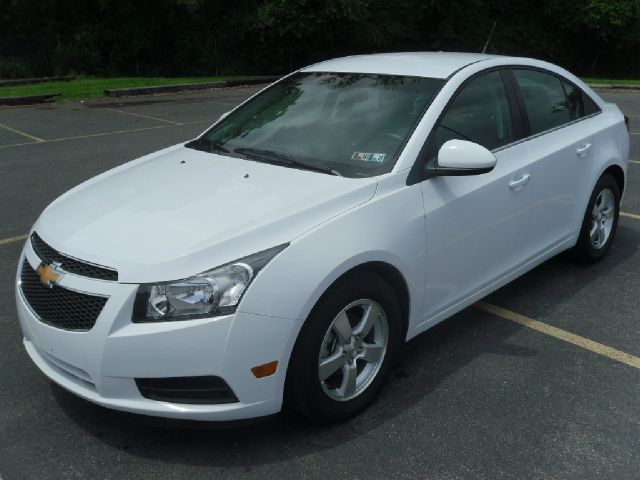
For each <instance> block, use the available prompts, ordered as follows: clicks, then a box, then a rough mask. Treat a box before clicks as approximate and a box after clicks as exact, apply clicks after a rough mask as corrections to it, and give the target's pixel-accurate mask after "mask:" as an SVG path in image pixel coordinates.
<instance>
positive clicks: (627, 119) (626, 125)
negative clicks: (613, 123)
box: [624, 115, 629, 132]
mask: <svg viewBox="0 0 640 480" xmlns="http://www.w3.org/2000/svg"><path fill="white" fill-rule="evenodd" d="M624 126H625V127H627V132H628V131H629V117H627V116H626V115H625V116H624Z"/></svg>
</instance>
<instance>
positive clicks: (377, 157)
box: [351, 152, 386, 163]
mask: <svg viewBox="0 0 640 480" xmlns="http://www.w3.org/2000/svg"><path fill="white" fill-rule="evenodd" d="M385 155H386V154H384V153H366V152H353V155H351V160H358V161H361V162H376V163H382V162H384V157H385Z"/></svg>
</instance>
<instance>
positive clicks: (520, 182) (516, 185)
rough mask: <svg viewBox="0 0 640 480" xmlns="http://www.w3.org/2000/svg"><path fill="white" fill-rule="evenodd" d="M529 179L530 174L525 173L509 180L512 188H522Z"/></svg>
mask: <svg viewBox="0 0 640 480" xmlns="http://www.w3.org/2000/svg"><path fill="white" fill-rule="evenodd" d="M528 181H529V174H528V173H525V174H524V175H522V177H520V178H519V179H517V180H511V181H510V182H509V189H510V190H514V191H515V190H520V189H521V188H522V187H524V186H525V185H526V184H527V182H528Z"/></svg>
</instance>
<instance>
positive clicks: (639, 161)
mask: <svg viewBox="0 0 640 480" xmlns="http://www.w3.org/2000/svg"><path fill="white" fill-rule="evenodd" d="M629 163H640V160H629Z"/></svg>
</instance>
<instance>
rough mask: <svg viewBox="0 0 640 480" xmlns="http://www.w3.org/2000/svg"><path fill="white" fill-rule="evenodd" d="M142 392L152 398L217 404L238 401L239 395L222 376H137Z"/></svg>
mask: <svg viewBox="0 0 640 480" xmlns="http://www.w3.org/2000/svg"><path fill="white" fill-rule="evenodd" d="M135 380H136V385H137V386H138V390H140V394H141V395H142V396H143V397H145V398H148V399H150V400H158V401H160V402H171V403H192V404H207V405H216V404H222V403H236V402H237V401H238V397H236V394H235V393H233V390H231V387H229V385H227V382H225V381H224V380H223V379H222V378H220V377H214V376H202V377H165V378H136V379H135Z"/></svg>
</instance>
